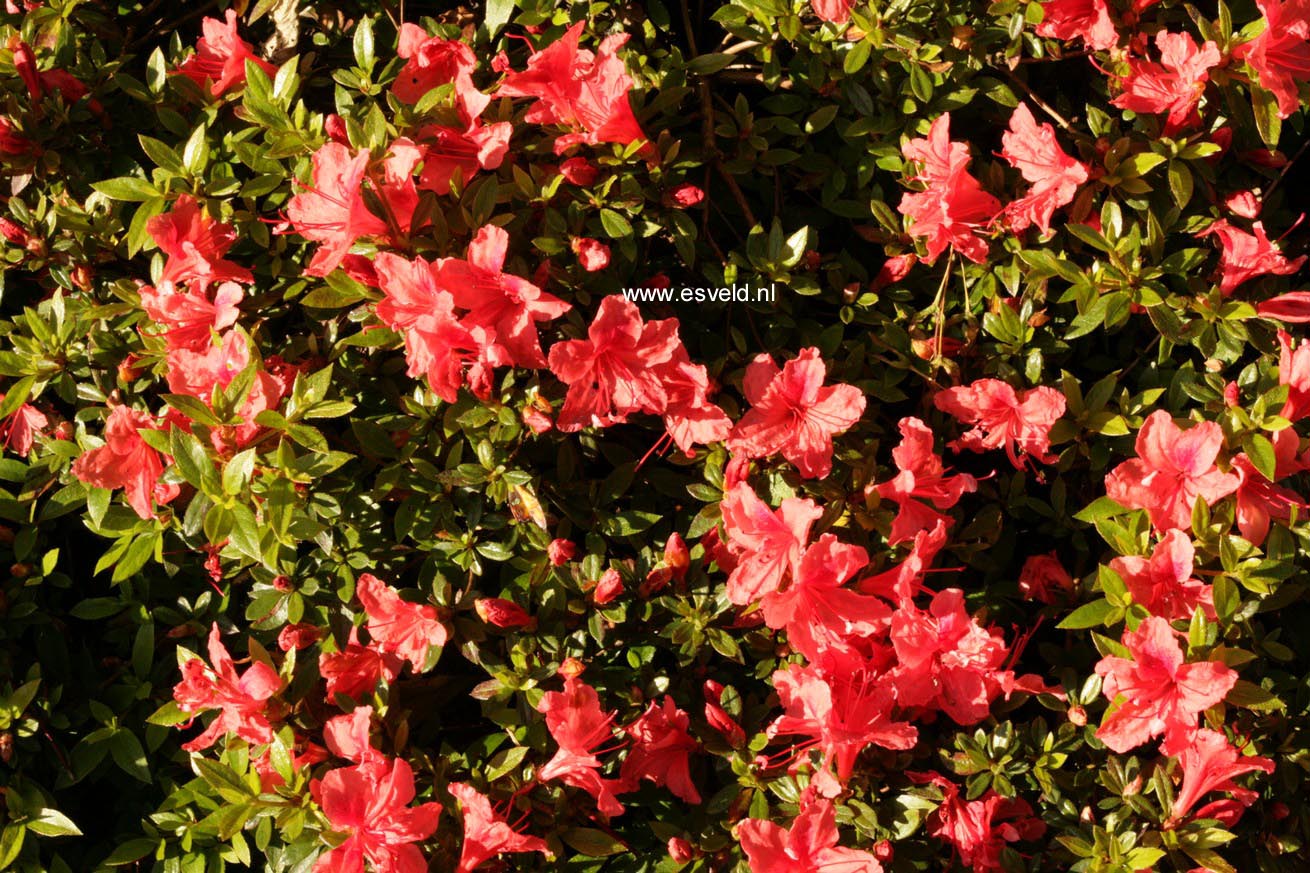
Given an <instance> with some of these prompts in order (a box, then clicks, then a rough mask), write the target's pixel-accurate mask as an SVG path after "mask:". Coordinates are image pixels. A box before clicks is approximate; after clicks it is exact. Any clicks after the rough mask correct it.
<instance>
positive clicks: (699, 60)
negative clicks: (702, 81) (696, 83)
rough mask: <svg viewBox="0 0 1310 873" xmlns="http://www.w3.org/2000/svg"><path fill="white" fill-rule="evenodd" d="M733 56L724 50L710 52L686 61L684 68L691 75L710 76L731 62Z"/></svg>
mask: <svg viewBox="0 0 1310 873" xmlns="http://www.w3.org/2000/svg"><path fill="white" fill-rule="evenodd" d="M734 57H736V56H735V55H730V54H728V53H726V52H710V53H708V54H703V55H699V56H698V57H695V58H692V59H691V60H690V61H687V66H686V70H687V72H688V73H690V74H691V75H693V76H711V75H713V74H715V73H717V72H718V71H719V70H722V69H723V68H724V67H726V66H728V64H730V63H732V61H733V58H734Z"/></svg>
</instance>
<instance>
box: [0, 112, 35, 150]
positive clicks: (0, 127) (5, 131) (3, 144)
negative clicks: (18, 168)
mask: <svg viewBox="0 0 1310 873" xmlns="http://www.w3.org/2000/svg"><path fill="white" fill-rule="evenodd" d="M35 148H36V144H35V143H34V142H32V141H31V140H30V139H28V138H27V137H25V136H22V135H20V134H17V133H14V123H13V122H12V121H10V120H9V119H8V118H0V155H10V156H17V155H25V154H27V153H28V152H30V151H32V150H33V149H35Z"/></svg>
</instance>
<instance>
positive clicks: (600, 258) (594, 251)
mask: <svg viewBox="0 0 1310 873" xmlns="http://www.w3.org/2000/svg"><path fill="white" fill-rule="evenodd" d="M570 246H571V247H572V249H573V254H575V255H577V256H578V263H579V264H581V265H582V269H584V270H586V271H587V272H588V273H595V272H597V271H598V270H603V269H605V268H606V267H608V266H609V265H610V247H609V246H607V245H605V244H604V243H603V242H600V241H599V240H594V239H591V238H590V237H585V236H575V237H574V238H573V242H572V243H570Z"/></svg>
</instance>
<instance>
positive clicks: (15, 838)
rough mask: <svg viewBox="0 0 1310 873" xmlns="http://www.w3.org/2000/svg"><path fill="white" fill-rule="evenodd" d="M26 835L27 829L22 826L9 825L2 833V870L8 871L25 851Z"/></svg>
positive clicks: (0, 836)
mask: <svg viewBox="0 0 1310 873" xmlns="http://www.w3.org/2000/svg"><path fill="white" fill-rule="evenodd" d="M26 834H27V828H25V827H23V826H22V825H21V824H7V825H5V829H4V830H3V831H0V870H8V869H9V865H10V864H12V863H14V861H15V860H17V859H18V853H19V852H21V851H23V837H24V836H25V835H26Z"/></svg>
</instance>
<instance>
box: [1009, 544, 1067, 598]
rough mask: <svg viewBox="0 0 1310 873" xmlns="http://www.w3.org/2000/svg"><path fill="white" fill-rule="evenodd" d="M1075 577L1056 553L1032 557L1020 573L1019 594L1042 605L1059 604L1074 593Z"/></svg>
mask: <svg viewBox="0 0 1310 873" xmlns="http://www.w3.org/2000/svg"><path fill="white" fill-rule="evenodd" d="M1073 587H1074V581H1073V577H1072V576H1070V575H1069V571H1068V570H1066V569H1065V568H1064V565H1063V564H1061V563H1060V559H1059V557H1057V556H1056V554H1055V552H1053V551H1052V552H1048V553H1046V554H1045V555H1030V556H1029V557H1028V559H1027V560H1026V561H1024V562H1023V569H1021V570H1020V571H1019V593H1020V594H1022V595H1023V596H1024V597H1027V598H1030V599H1033V600H1039V601H1041V602H1042V603H1048V604H1051V603H1059V602H1061V601H1063V600H1065V599H1067V598H1068V596H1069V593H1070V592H1071V591H1073Z"/></svg>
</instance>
